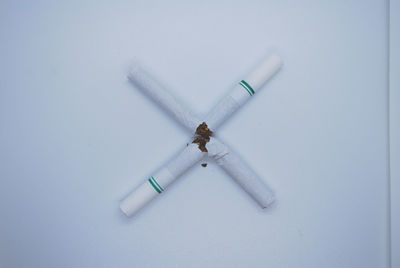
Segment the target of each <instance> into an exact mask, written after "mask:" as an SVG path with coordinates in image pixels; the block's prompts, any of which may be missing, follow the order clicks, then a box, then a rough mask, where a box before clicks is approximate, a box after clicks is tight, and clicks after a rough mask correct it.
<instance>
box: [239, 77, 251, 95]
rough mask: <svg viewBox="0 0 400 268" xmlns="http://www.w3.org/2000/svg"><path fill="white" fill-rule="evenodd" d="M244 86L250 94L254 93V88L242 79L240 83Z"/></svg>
mask: <svg viewBox="0 0 400 268" xmlns="http://www.w3.org/2000/svg"><path fill="white" fill-rule="evenodd" d="M239 84H240V85H241V86H242V87H244V89H246V91H247V93H249V94H250V96H253V95H254V90H253V88H252V87H251V86H250V85H249V84H248V83H247V82H246V81H244V80H242V81H240V83H239Z"/></svg>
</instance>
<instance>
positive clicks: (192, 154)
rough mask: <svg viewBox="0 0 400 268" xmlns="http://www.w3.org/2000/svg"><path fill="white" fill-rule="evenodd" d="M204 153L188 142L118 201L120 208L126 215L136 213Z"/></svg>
mask: <svg viewBox="0 0 400 268" xmlns="http://www.w3.org/2000/svg"><path fill="white" fill-rule="evenodd" d="M205 155H206V153H204V152H201V151H200V150H199V148H198V145H197V144H193V143H191V144H189V145H188V146H187V147H186V148H185V149H184V150H183V151H182V152H181V153H180V154H179V155H178V156H177V157H175V158H174V159H172V160H171V161H170V162H169V163H168V164H167V165H166V166H165V167H163V168H162V169H161V170H159V171H158V172H156V173H155V174H154V175H153V176H150V177H149V178H148V179H147V180H146V181H145V182H144V183H142V185H140V186H139V187H138V188H136V189H135V190H134V191H133V192H132V193H131V194H130V195H128V196H127V197H126V198H125V199H124V200H122V201H121V203H120V208H121V210H122V211H123V212H124V213H125V215H127V216H128V217H131V216H133V215H134V214H136V213H137V212H138V211H139V210H140V209H141V208H143V207H144V206H145V205H146V204H147V203H149V202H150V201H151V200H153V199H154V198H155V197H157V196H158V195H160V194H161V193H163V192H164V191H165V189H166V188H167V187H168V185H169V184H171V183H172V182H173V181H174V180H176V179H177V178H178V177H179V176H180V175H182V174H183V173H184V172H185V171H186V170H188V169H189V168H190V167H192V166H193V165H194V164H196V163H197V162H199V161H200V160H201V159H202V158H203V157H204V156H205Z"/></svg>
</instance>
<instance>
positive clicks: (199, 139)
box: [192, 122, 213, 152]
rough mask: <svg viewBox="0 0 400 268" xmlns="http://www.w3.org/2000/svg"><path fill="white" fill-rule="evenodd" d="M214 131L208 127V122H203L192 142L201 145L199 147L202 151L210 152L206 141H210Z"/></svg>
mask: <svg viewBox="0 0 400 268" xmlns="http://www.w3.org/2000/svg"><path fill="white" fill-rule="evenodd" d="M212 134H213V132H212V131H211V130H210V129H209V128H208V126H207V124H206V122H203V123H201V124H200V125H199V126H198V127H197V128H196V132H195V138H194V140H193V142H192V143H195V144H197V145H199V146H198V147H199V149H200V151H202V152H208V150H207V148H206V143H207V142H209V141H210V137H211V136H212Z"/></svg>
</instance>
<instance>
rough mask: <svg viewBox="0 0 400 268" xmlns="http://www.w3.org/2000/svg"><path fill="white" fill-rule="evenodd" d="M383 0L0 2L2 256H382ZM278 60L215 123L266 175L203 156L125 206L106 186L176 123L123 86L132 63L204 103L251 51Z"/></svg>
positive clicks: (118, 259) (178, 138) (334, 260)
mask: <svg viewBox="0 0 400 268" xmlns="http://www.w3.org/2000/svg"><path fill="white" fill-rule="evenodd" d="M387 11H388V6H387V3H386V2H384V1H352V2H351V3H349V2H348V1H302V3H300V2H296V3H288V2H283V1H269V2H266V1H235V2H230V1H226V2H222V1H221V2H218V4H217V3H214V1H202V2H201V3H197V2H192V3H188V2H185V1H168V2H162V1H159V2H156V1H142V2H139V1H131V2H128V1H125V2H124V1H113V2H100V1H85V2H82V1H65V2H64V3H61V2H57V3H56V2H42V1H37V2H33V1H26V2H23V1H2V2H1V3H0V31H1V32H0V33H1V35H0V39H1V47H0V48H1V50H0V59H1V61H0V77H1V80H0V89H1V91H0V124H1V125H0V146H1V147H0V212H1V214H0V217H1V220H0V249H1V250H0V266H1V265H2V266H4V267H385V266H386V265H387V264H388V261H387V260H388V255H387V254H388V244H389V240H388V228H387V226H388V163H389V161H388V153H389V152H388V114H387V104H388V91H387V86H388V78H387V73H388V64H387V62H388V49H387V46H388V41H387V40H388V35H387V34H388V31H387V28H388V22H387V18H388V14H387ZM272 51H274V52H278V53H279V54H280V55H281V56H282V58H283V60H284V67H283V69H282V70H281V72H280V73H279V74H278V75H276V76H275V78H274V79H273V80H272V81H271V82H270V83H269V84H268V85H267V86H266V87H265V88H264V89H263V90H262V91H261V92H260V93H257V94H256V95H255V96H254V99H253V100H252V101H250V102H249V103H247V105H246V107H244V108H243V109H242V110H241V111H240V112H239V113H238V114H236V115H235V116H234V117H233V118H232V119H231V120H229V121H228V122H227V123H226V124H225V125H224V126H223V127H222V128H221V129H220V131H219V132H218V136H219V137H221V138H222V139H224V141H226V142H227V143H228V144H229V145H230V146H231V147H233V148H234V149H235V150H236V151H237V152H239V153H240V154H241V156H242V157H243V158H244V159H246V161H247V162H248V163H249V164H250V165H251V166H252V167H253V168H254V170H255V171H256V172H257V173H258V174H259V175H260V176H261V177H262V178H263V179H264V180H265V181H266V182H267V183H268V184H269V185H270V186H271V187H272V188H273V189H274V191H275V193H276V196H277V200H278V201H277V203H276V205H275V206H274V207H273V208H271V209H268V210H265V211H263V210H261V209H259V208H258V206H257V204H255V203H254V202H253V201H252V200H251V199H250V198H249V197H247V195H246V194H245V193H244V192H243V191H242V190H241V189H240V188H239V187H238V186H237V185H236V184H234V183H233V182H232V181H231V179H230V178H229V177H228V176H227V175H225V174H224V173H223V172H222V171H221V170H220V169H219V168H218V167H217V166H215V165H214V164H213V163H209V165H208V167H207V168H202V167H201V166H200V165H196V167H194V168H193V169H192V170H191V171H190V172H188V173H187V174H185V175H184V176H182V177H181V178H180V179H179V180H178V181H177V182H176V183H175V184H174V185H173V186H171V187H170V188H169V189H168V191H166V192H165V194H163V196H162V197H161V198H159V199H157V200H156V201H154V202H153V203H152V204H151V205H149V206H148V207H147V208H146V209H145V210H143V211H142V212H141V213H139V214H138V215H137V217H135V218H132V219H128V218H126V217H125V216H124V215H123V214H122V213H121V212H120V211H119V209H118V203H119V200H120V199H122V198H123V197H124V196H125V195H126V194H128V193H129V191H130V190H131V189H132V188H134V187H135V186H137V185H138V184H140V183H141V182H142V181H143V180H145V179H146V177H147V176H148V175H150V174H152V172H154V171H155V170H156V169H158V168H159V167H161V166H162V165H163V163H165V162H166V161H167V160H168V159H169V158H170V157H171V156H173V155H174V154H176V153H177V152H178V151H179V150H180V149H181V148H182V147H183V146H184V145H185V144H186V141H188V140H189V138H190V137H189V136H188V134H187V133H186V132H185V131H184V130H183V129H182V128H180V127H179V125H178V124H176V123H175V122H173V121H172V120H171V119H170V118H169V117H168V116H167V115H165V114H164V113H163V111H162V110H160V109H159V108H158V107H156V106H155V105H154V104H153V103H152V102H151V101H149V100H148V99H147V98H146V96H144V95H142V94H141V93H140V92H139V91H138V90H137V89H135V88H134V87H132V86H131V85H130V84H129V83H128V82H127V80H126V74H127V71H128V70H129V66H130V65H131V64H132V62H133V60H134V59H136V61H139V62H141V63H143V64H144V65H145V66H147V67H148V69H149V70H150V71H151V72H152V74H153V75H155V76H156V77H157V78H158V79H159V80H160V81H161V82H163V83H164V84H166V85H167V86H168V88H169V89H170V91H171V92H173V93H174V94H176V95H177V96H179V98H180V99H181V100H182V101H184V102H186V104H187V105H188V106H189V107H191V108H192V109H193V110H195V111H196V112H198V113H200V114H204V113H206V112H207V111H208V110H209V109H210V108H211V107H212V106H213V105H214V104H215V103H216V102H217V101H218V99H219V98H220V97H221V96H223V95H224V94H225V93H226V92H228V91H229V89H230V88H231V87H232V86H233V85H234V84H235V83H236V82H237V81H240V80H241V78H242V77H243V74H245V73H246V72H247V71H248V70H250V69H251V68H252V67H253V66H254V65H255V64H256V63H257V62H258V61H259V60H260V59H261V58H262V57H264V56H266V55H268V54H269V53H270V52H272Z"/></svg>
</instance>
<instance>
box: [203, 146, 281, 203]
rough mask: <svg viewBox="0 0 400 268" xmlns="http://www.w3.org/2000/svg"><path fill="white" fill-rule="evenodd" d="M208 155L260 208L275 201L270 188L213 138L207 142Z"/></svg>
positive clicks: (236, 156)
mask: <svg viewBox="0 0 400 268" xmlns="http://www.w3.org/2000/svg"><path fill="white" fill-rule="evenodd" d="M207 149H208V156H210V157H212V158H214V160H215V161H216V163H217V164H218V165H219V166H220V167H222V169H223V170H224V171H225V172H226V173H227V174H228V175H230V176H231V177H232V178H233V179H234V180H235V181H236V183H238V184H239V186H240V187H242V189H243V190H245V191H246V192H247V193H248V194H249V195H250V196H251V197H252V198H253V200H254V201H256V202H257V203H258V204H259V205H260V206H261V207H262V208H267V207H268V206H270V205H271V204H272V203H273V202H274V201H275V196H274V194H273V192H272V191H271V189H270V188H269V187H268V186H267V185H266V184H265V183H264V182H263V181H262V180H261V179H260V177H259V176H258V175H257V174H256V173H255V172H254V171H253V170H252V169H251V168H250V167H249V166H248V165H247V164H246V163H245V162H244V161H243V160H242V159H241V158H240V157H239V156H238V155H236V154H235V153H234V152H233V151H231V150H228V149H227V147H226V146H225V145H224V144H223V143H222V142H218V140H217V139H214V142H211V141H210V142H209V143H208V144H207Z"/></svg>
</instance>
